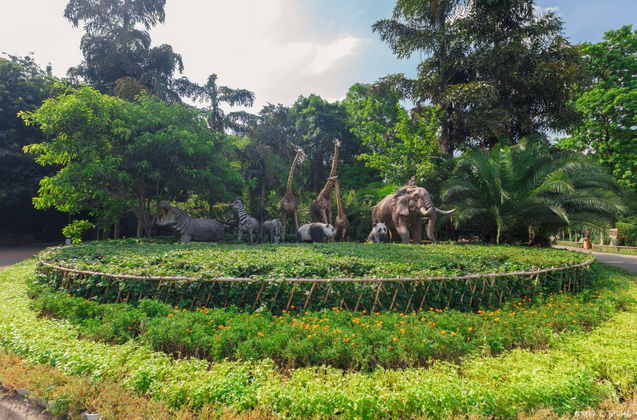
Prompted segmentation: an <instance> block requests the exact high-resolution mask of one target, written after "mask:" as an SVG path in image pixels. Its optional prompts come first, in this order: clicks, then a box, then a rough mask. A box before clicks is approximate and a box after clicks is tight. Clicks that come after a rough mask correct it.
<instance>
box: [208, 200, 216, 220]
mask: <svg viewBox="0 0 637 420" xmlns="http://www.w3.org/2000/svg"><path fill="white" fill-rule="evenodd" d="M214 206H215V202H214V201H213V200H212V197H208V219H212V216H213V214H214Z"/></svg>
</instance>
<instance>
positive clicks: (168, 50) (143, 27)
mask: <svg viewBox="0 0 637 420" xmlns="http://www.w3.org/2000/svg"><path fill="white" fill-rule="evenodd" d="M165 6H166V0H142V1H134V2H130V1H123V0H107V1H103V0H99V1H96V0H69V2H68V4H67V5H66V8H65V9H64V17H65V18H66V19H68V21H69V22H71V24H73V26H74V27H78V26H79V25H80V23H83V28H84V30H85V34H84V36H83V37H82V42H81V44H80V49H81V50H82V54H83V55H84V61H83V62H82V63H80V64H79V65H78V66H77V67H72V68H70V69H69V71H68V75H69V78H70V80H72V81H77V79H83V80H84V81H86V82H88V83H90V84H91V86H93V87H95V88H97V89H99V90H100V91H101V92H102V93H106V94H110V95H117V96H119V97H121V98H123V99H126V100H133V99H134V98H135V96H137V95H139V94H140V93H141V92H142V91H143V90H145V91H148V92H152V93H153V94H154V95H157V96H158V97H160V98H162V99H163V100H166V101H170V102H179V101H180V98H179V96H178V94H177V92H176V91H175V89H174V86H173V82H174V75H175V73H176V72H179V73H181V72H183V70H184V65H183V62H182V60H181V56H180V55H179V54H177V53H175V52H174V51H173V49H172V47H171V46H170V45H168V44H163V45H160V46H158V47H151V38H150V34H149V32H148V31H149V30H150V29H151V28H153V27H154V26H155V25H157V24H158V23H163V22H164V18H165V12H164V8H165Z"/></svg>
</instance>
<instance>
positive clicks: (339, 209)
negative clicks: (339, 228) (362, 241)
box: [334, 181, 345, 219]
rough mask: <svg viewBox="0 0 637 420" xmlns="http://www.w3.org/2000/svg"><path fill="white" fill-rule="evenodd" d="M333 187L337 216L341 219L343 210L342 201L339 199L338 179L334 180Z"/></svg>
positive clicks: (343, 213)
mask: <svg viewBox="0 0 637 420" xmlns="http://www.w3.org/2000/svg"><path fill="white" fill-rule="evenodd" d="M334 188H335V191H334V192H335V193H336V210H337V211H338V217H340V218H341V219H342V218H343V216H344V215H345V212H344V211H343V202H342V201H341V190H340V189H339V187H338V181H336V185H335V187H334Z"/></svg>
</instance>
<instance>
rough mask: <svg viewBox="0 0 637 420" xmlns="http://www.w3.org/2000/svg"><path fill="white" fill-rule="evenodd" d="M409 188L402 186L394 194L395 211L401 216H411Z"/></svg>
mask: <svg viewBox="0 0 637 420" xmlns="http://www.w3.org/2000/svg"><path fill="white" fill-rule="evenodd" d="M409 190H410V189H409V188H407V187H402V188H400V189H399V190H398V191H396V193H395V194H394V200H393V203H392V204H393V207H394V213H395V214H397V215H399V216H409Z"/></svg>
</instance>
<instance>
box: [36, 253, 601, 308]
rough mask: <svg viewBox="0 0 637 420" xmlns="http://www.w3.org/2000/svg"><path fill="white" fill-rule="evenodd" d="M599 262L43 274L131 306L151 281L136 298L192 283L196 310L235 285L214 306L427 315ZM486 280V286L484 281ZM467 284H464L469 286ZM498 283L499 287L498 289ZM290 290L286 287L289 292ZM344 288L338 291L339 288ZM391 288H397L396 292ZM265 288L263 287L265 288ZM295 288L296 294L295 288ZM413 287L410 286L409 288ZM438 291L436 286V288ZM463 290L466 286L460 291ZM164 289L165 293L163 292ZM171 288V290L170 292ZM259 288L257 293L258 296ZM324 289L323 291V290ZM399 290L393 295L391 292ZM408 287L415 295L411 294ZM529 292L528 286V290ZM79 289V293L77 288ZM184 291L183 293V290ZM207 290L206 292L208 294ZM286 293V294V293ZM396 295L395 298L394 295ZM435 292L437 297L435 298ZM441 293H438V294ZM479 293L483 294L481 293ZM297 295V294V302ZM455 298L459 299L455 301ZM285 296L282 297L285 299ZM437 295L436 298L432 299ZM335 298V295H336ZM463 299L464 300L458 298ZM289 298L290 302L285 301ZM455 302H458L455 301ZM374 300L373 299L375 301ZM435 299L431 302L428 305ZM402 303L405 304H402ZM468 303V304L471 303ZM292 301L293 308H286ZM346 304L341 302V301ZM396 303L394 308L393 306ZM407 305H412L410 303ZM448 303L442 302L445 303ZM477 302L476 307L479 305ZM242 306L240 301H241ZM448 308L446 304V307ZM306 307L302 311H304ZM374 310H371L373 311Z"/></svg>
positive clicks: (568, 282) (561, 283)
mask: <svg viewBox="0 0 637 420" xmlns="http://www.w3.org/2000/svg"><path fill="white" fill-rule="evenodd" d="M593 262H594V260H592V259H591V260H587V261H585V262H583V263H580V264H575V265H569V266H563V267H551V268H545V269H533V270H525V271H516V272H512V273H477V274H465V275H457V276H427V277H396V278H376V277H374V278H331V279H320V278H268V279H256V278H237V277H214V278H205V277H189V276H153V275H150V274H149V275H132V274H112V273H102V272H96V271H90V270H79V269H76V268H71V267H65V266H62V265H56V264H53V263H51V262H48V261H44V260H40V264H41V266H42V272H43V273H44V274H45V275H47V276H50V275H51V274H53V273H55V272H57V273H58V274H60V275H61V277H62V282H61V287H60V288H61V289H64V290H73V287H72V286H73V283H74V282H82V281H85V280H86V279H87V278H90V277H92V276H98V277H100V278H103V279H110V280H111V281H109V282H108V284H107V286H106V287H105V289H104V291H103V293H104V294H107V293H108V291H109V290H111V288H117V290H118V293H117V297H116V299H115V302H122V301H128V302H130V301H131V300H130V297H131V293H132V292H131V291H130V290H128V292H126V288H125V287H124V288H122V287H120V283H124V282H127V281H131V280H132V281H135V282H143V283H144V284H147V283H148V282H157V283H158V284H157V287H156V289H155V287H153V288H152V289H154V290H155V293H146V292H145V293H138V294H137V295H134V296H133V298H134V299H137V300H139V299H142V298H144V297H147V298H155V299H157V298H161V293H163V294H164V295H165V299H164V300H165V301H167V302H168V301H169V300H170V299H169V293H170V291H171V288H172V287H173V286H175V285H177V284H180V285H182V286H183V285H184V284H188V283H192V284H193V285H197V287H196V290H195V291H193V293H190V294H191V295H194V297H193V296H186V301H188V302H190V306H191V307H193V306H195V305H197V306H208V304H209V303H210V298H211V295H212V292H211V291H210V290H211V289H212V288H214V287H215V286H218V288H220V289H223V287H224V286H223V285H224V284H225V285H229V286H225V287H226V289H225V290H226V292H225V296H226V300H225V301H224V302H213V306H229V305H230V303H229V302H228V300H227V296H228V290H229V291H230V292H231V291H232V288H233V287H236V285H241V284H243V285H253V286H254V285H256V288H258V292H256V297H255V298H252V299H250V296H249V294H248V296H246V293H245V292H244V293H243V295H241V298H246V299H250V301H244V302H242V304H243V306H251V307H252V309H253V310H254V309H256V308H257V307H259V306H262V305H264V304H268V303H269V302H270V303H271V302H283V305H281V304H280V303H279V304H278V307H280V308H282V307H283V306H284V307H285V310H290V308H294V304H295V303H296V304H297V305H298V306H297V308H298V309H301V307H302V309H303V310H305V309H307V308H308V307H309V306H311V305H310V300H311V298H312V296H314V297H315V301H317V302H319V303H323V304H326V303H327V302H328V298H332V299H331V302H332V303H333V302H334V298H336V302H337V306H339V307H340V308H343V309H348V310H354V311H359V309H360V310H364V311H365V312H369V313H373V312H374V311H375V310H376V309H377V308H378V309H383V310H388V309H394V308H395V305H396V306H398V302H399V301H401V302H402V303H403V305H402V306H401V308H400V310H401V312H408V311H409V310H410V309H411V310H412V311H415V310H422V308H423V307H427V306H428V303H429V301H435V302H437V303H438V304H439V305H440V306H447V307H452V306H459V305H460V306H462V305H464V306H465V307H466V306H468V307H472V306H475V305H478V304H480V305H484V304H485V303H486V304H489V305H490V304H491V300H492V297H493V295H495V298H496V299H497V301H498V302H499V303H502V302H503V300H505V298H506V297H513V296H519V295H521V294H522V293H515V290H514V288H513V287H512V285H511V284H509V281H516V282H517V283H518V285H517V286H518V287H519V286H521V285H524V284H525V279H528V280H530V281H527V282H526V284H527V285H528V284H529V283H530V284H531V285H532V287H533V288H534V289H535V290H540V289H539V288H538V285H539V284H540V276H542V275H543V274H549V273H557V272H564V271H566V270H574V269H575V270H576V269H579V268H585V267H588V266H589V265H590V264H592V263H593ZM565 277H566V278H564V276H562V277H560V278H559V279H558V280H557V282H558V284H557V286H555V291H560V292H568V291H577V290H578V289H579V288H580V286H581V285H582V284H580V283H581V282H578V281H577V279H575V280H574V278H573V277H572V276H565ZM480 280H482V281H480ZM463 281H464V282H463ZM496 281H497V282H498V283H497V284H496ZM205 283H208V286H209V287H208V289H206V290H207V291H208V294H207V299H205V303H204V300H203V296H197V291H199V290H200V288H201V286H202V284H205ZM445 284H446V285H447V286H451V287H454V285H455V287H456V289H455V290H457V292H453V293H450V292H449V290H450V289H448V288H447V289H445V287H444V286H445ZM266 285H270V286H278V288H277V289H276V293H275V294H274V296H273V297H272V296H269V297H268V298H265V296H264V289H265V288H266ZM284 285H287V286H286V287H283V286H284ZM336 285H339V286H338V287H334V286H336ZM390 285H391V287H390ZM259 286H260V287H259ZM289 286H291V289H290V287H289ZM406 286H407V287H406ZM432 286H433V287H432ZM457 286H460V287H457ZM479 286H482V287H481V290H480V291H478V287H479ZM162 287H163V290H164V292H161V290H162ZM175 287H176V286H175ZM166 288H167V290H165V289H166ZM256 288H255V289H254V290H255V291H256ZM321 288H323V291H320V290H319V289H321ZM392 288H393V290H391V289H392ZM408 288H409V289H410V290H408ZM352 289H354V290H353V291H352ZM527 289H528V287H527ZM75 290H79V289H77V288H76V289H75ZM182 290H183V289H182ZM122 291H124V293H127V294H126V297H124V295H123V294H122ZM202 291H203V290H202ZM282 291H283V293H281V292H282ZM288 291H289V297H287V296H284V294H285V293H286V292H288ZM392 291H393V293H391V292H392ZM443 291H445V293H446V294H449V297H448V301H447V297H446V296H442V298H444V299H442V300H441V292H443ZM430 292H431V294H430ZM436 292H437V294H436ZM476 292H477V293H476ZM85 293H86V295H85V296H86V297H88V294H89V293H90V292H89V290H88V289H86V290H85ZM295 293H296V294H297V296H296V300H293V299H295ZM454 293H455V296H454ZM280 294H281V296H280V297H279V295H280ZM434 294H436V296H432V295H434ZM333 295H334V296H333ZM399 295H400V298H399V299H398V300H397V298H398V297H399ZM458 295H459V296H458ZM485 295H488V299H486V298H485ZM365 296H368V297H369V299H364V297H365ZM286 297H287V299H285V298H286ZM454 297H456V298H457V299H455V301H454ZM372 298H373V300H372ZM428 298H429V300H428ZM401 299H402V300H401ZM467 300H468V302H467ZM182 301H184V293H183V292H182V294H181V296H180V297H179V303H178V305H181V303H182ZM286 301H287V303H285V302H286ZM339 301H340V302H339ZM390 301H391V303H389V302H390ZM405 301H406V304H405ZM441 302H442V303H441ZM474 302H475V305H474ZM171 303H173V304H175V303H176V302H175V301H173V300H171ZM235 303H236V302H235ZM444 303H446V305H445V304H444ZM301 305H302V306H301ZM370 305H371V307H370Z"/></svg>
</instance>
